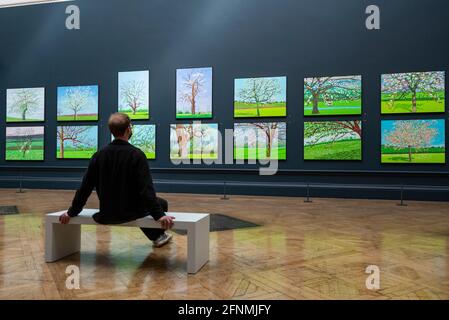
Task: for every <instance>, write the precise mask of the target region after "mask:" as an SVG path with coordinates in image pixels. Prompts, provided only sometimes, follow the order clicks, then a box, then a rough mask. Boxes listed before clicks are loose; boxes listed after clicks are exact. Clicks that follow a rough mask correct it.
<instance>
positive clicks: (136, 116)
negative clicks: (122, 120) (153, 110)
mask: <svg viewBox="0 0 449 320" xmlns="http://www.w3.org/2000/svg"><path fill="white" fill-rule="evenodd" d="M119 111H120V112H121V113H125V114H127V115H128V116H129V117H130V118H131V119H133V120H148V119H150V113H149V111H147V110H138V111H136V112H133V111H132V110H130V109H125V110H119Z"/></svg>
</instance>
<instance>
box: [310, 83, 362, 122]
mask: <svg viewBox="0 0 449 320" xmlns="http://www.w3.org/2000/svg"><path fill="white" fill-rule="evenodd" d="M361 113H362V76H360V75H358V76H333V77H313V78H306V79H304V115H305V116H331V115H360V114H361Z"/></svg>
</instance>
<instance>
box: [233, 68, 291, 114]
mask: <svg viewBox="0 0 449 320" xmlns="http://www.w3.org/2000/svg"><path fill="white" fill-rule="evenodd" d="M286 115H287V77H260V78H242V79H235V80H234V117H235V118H251V117H253V118H261V117H285V116H286Z"/></svg>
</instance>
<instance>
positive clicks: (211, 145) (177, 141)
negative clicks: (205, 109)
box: [170, 123, 218, 160]
mask: <svg viewBox="0 0 449 320" xmlns="http://www.w3.org/2000/svg"><path fill="white" fill-rule="evenodd" d="M217 158H218V124H217V123H193V124H172V125H170V159H172V160H184V159H198V160H200V159H202V160H206V159H207V160H213V159H217Z"/></svg>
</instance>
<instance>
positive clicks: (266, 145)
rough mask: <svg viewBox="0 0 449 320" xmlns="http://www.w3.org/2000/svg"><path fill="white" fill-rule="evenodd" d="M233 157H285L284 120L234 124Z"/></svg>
mask: <svg viewBox="0 0 449 320" xmlns="http://www.w3.org/2000/svg"><path fill="white" fill-rule="evenodd" d="M234 159H236V160H249V159H251V160H257V159H273V160H274V159H276V160H286V159H287V125H286V123H285V122H267V123H258V122H256V123H236V124H234Z"/></svg>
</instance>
